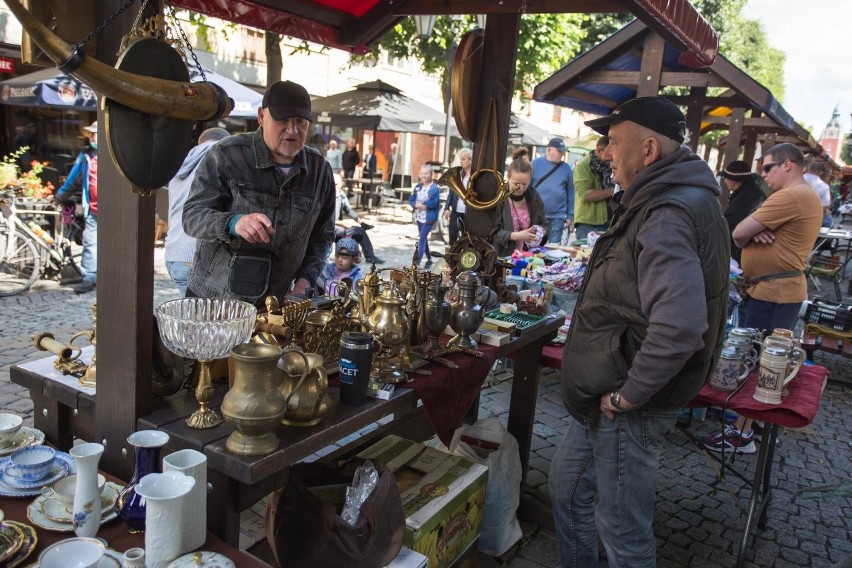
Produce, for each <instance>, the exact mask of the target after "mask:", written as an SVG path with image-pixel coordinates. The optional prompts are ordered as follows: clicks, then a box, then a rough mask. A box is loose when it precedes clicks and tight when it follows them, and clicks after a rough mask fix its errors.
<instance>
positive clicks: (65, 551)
mask: <svg viewBox="0 0 852 568" xmlns="http://www.w3.org/2000/svg"><path fill="white" fill-rule="evenodd" d="M105 551H106V547H105V546H104V543H102V542H101V541H99V540H96V539H94V538H69V539H67V540H63V541H60V542H57V543H56V544H53V545H51V546H49V547H47V548H46V549H45V550H44V552H42V553H41V555H40V556H39V557H38V565H39V567H40V568H92V567H93V566H97V564H98V562H99V561H100V559H101V558H102V557H103V555H104V552H105Z"/></svg>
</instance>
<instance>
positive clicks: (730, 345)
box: [722, 334, 760, 365]
mask: <svg viewBox="0 0 852 568" xmlns="http://www.w3.org/2000/svg"><path fill="white" fill-rule="evenodd" d="M722 349H733V350H735V351H736V352H737V353H738V354H739V355H740V357H742V358H743V360H745V361H750V362H751V363H752V365H756V364H757V361H758V359H760V351H759V350H758V349H757V347H756V346H755V341H754V340H753V339H751V338H750V337H743V336H736V335H733V334H731V335H729V336H728V338H727V339H725V342H724V343H723V344H722Z"/></svg>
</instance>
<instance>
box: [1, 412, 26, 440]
mask: <svg viewBox="0 0 852 568" xmlns="http://www.w3.org/2000/svg"><path fill="white" fill-rule="evenodd" d="M23 424H24V419H23V418H21V417H20V416H18V415H17V414H10V413H8V412H3V413H0V446H6V445H8V444H9V443H10V442H11V441H12V438H14V437H15V434H17V433H18V431H19V430H20V429H21V426H23Z"/></svg>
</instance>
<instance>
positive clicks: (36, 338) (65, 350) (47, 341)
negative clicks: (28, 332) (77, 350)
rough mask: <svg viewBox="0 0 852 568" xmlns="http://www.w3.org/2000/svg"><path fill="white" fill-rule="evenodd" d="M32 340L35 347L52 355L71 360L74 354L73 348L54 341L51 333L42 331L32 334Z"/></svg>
mask: <svg viewBox="0 0 852 568" xmlns="http://www.w3.org/2000/svg"><path fill="white" fill-rule="evenodd" d="M32 340H33V342H34V343H35V346H36V349H40V350H42V351H50V352H51V353H53V354H54V355H56V356H58V357H60V358H62V359H65V360H71V359H73V358H74V357H72V356H73V355H74V349H72V348H71V347H68V346H67V345H63V344H62V343H59V342H58V341H56V339H54V337H53V334H52V333H48V332H46V331H43V332H41V333H38V334H36V335H33V336H32Z"/></svg>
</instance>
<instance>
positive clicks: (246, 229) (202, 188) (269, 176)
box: [183, 81, 335, 306]
mask: <svg viewBox="0 0 852 568" xmlns="http://www.w3.org/2000/svg"><path fill="white" fill-rule="evenodd" d="M313 119H314V117H313V114H312V113H311V97H310V95H309V94H308V92H307V91H306V90H305V88H304V87H302V86H301V85H298V84H296V83H293V82H291V81H279V82H277V83H274V84H272V85H270V86H269V88H267V89H266V94H264V95H263V102H262V103H261V108H259V109H258V110H257V120H258V122H259V123H260V126H259V128H258V129H257V130H256V131H255V132H253V133H246V134H239V135H237V136H231V137H229V138H227V139H225V140H223V141H221V142H220V143H218V144H216V145H215V146H213V147H212V148H211V149H210V151H208V152H207V155H206V156H205V157H204V160H203V161H202V162H201V163H200V164H199V166H198V170H197V173H196V175H195V180H194V181H193V184H192V188H191V189H190V195H189V198H188V199H187V201H186V204H185V205H184V209H183V225H184V230H185V231H186V233H187V234H188V235H190V236H192V237H195V238H196V239H198V247H197V249H196V252H195V260H194V262H193V268H192V272H191V273H190V275H189V289H188V290H187V296H202V297H229V298H239V299H241V300H245V301H247V302H251V303H254V304H257V305H258V306H262V305H263V300H264V298H265V297H266V296H267V295H270V294H271V295H274V296H277V297H278V298H279V300H283V298H284V297H285V296H286V295H287V294H289V293H303V292H304V291H305V290H306V289H308V288H312V287H313V286H314V284H315V283H316V280H317V277H318V276H319V274H320V271H321V270H322V268H323V266H324V265H325V259H326V257H327V256H328V253H329V251H330V250H331V245H332V243H333V242H334V221H333V219H332V217H333V214H334V200H335V189H334V178H333V177H332V171H331V166H329V165H328V162H327V161H326V160H325V158H323V156H322V155H321V154H320V153H319V152H317V151H316V150H314V149H313V148H310V147H307V146H305V140H306V139H307V136H308V130H309V128H310V125H311V122H313Z"/></svg>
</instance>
